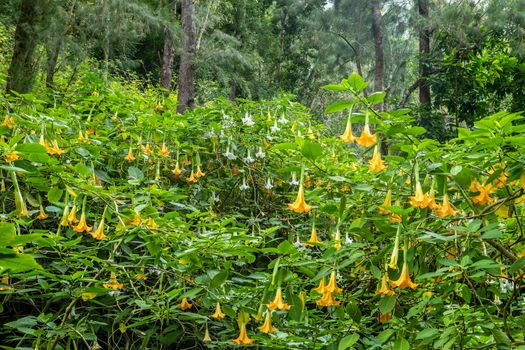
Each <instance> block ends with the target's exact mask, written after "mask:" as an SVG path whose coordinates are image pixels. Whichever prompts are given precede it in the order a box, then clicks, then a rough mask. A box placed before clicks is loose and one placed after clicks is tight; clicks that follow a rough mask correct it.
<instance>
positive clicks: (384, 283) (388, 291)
mask: <svg viewBox="0 0 525 350" xmlns="http://www.w3.org/2000/svg"><path fill="white" fill-rule="evenodd" d="M376 294H379V295H394V294H396V292H394V291H393V290H392V289H390V287H388V283H387V281H386V272H385V273H384V274H383V278H381V288H379V289H378V290H376Z"/></svg>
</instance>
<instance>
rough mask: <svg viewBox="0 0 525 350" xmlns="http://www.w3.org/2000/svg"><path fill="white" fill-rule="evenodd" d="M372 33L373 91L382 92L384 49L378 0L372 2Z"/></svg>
mask: <svg viewBox="0 0 525 350" xmlns="http://www.w3.org/2000/svg"><path fill="white" fill-rule="evenodd" d="M372 32H373V34H374V47H375V56H376V57H375V69H374V91H381V90H383V77H384V66H385V60H384V49H383V30H382V28H381V8H380V4H379V0H373V1H372Z"/></svg>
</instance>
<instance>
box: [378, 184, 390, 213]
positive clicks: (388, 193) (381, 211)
mask: <svg viewBox="0 0 525 350" xmlns="http://www.w3.org/2000/svg"><path fill="white" fill-rule="evenodd" d="M381 206H383V207H391V206H392V190H388V191H387V192H386V196H385V200H384V202H383V204H382V205H381ZM391 212H392V211H391V210H390V209H386V208H381V207H379V213H381V214H390V213H391Z"/></svg>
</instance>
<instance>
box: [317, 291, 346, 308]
mask: <svg viewBox="0 0 525 350" xmlns="http://www.w3.org/2000/svg"><path fill="white" fill-rule="evenodd" d="M315 303H316V304H317V305H318V306H339V305H341V302H340V301H337V300H335V299H334V293H332V292H328V291H326V290H325V291H324V293H323V296H322V297H321V299H319V300H317V301H316V302H315Z"/></svg>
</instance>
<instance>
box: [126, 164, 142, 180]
mask: <svg viewBox="0 0 525 350" xmlns="http://www.w3.org/2000/svg"><path fill="white" fill-rule="evenodd" d="M128 175H129V177H131V178H132V179H133V180H142V179H144V173H143V172H142V170H140V169H139V168H137V167H134V166H130V167H129V168H128Z"/></svg>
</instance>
